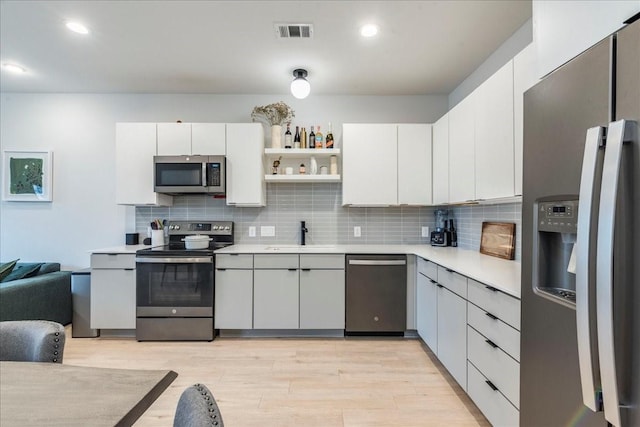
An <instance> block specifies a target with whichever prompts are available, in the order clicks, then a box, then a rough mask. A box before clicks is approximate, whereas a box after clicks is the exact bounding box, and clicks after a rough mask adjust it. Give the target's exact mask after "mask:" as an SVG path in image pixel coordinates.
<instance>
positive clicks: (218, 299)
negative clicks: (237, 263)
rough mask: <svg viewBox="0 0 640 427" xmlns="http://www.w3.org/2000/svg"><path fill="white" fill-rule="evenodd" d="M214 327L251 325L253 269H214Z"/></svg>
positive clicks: (231, 327)
mask: <svg viewBox="0 0 640 427" xmlns="http://www.w3.org/2000/svg"><path fill="white" fill-rule="evenodd" d="M215 283H216V294H215V310H214V312H213V317H214V320H215V321H214V323H215V328H216V329H251V328H252V327H253V270H224V269H216V282H215Z"/></svg>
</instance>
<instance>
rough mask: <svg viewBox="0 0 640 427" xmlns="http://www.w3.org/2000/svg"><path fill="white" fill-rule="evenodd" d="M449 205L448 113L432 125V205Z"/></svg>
mask: <svg viewBox="0 0 640 427" xmlns="http://www.w3.org/2000/svg"><path fill="white" fill-rule="evenodd" d="M443 203H449V113H447V114H445V115H444V116H442V117H441V118H440V120H438V121H437V122H435V123H434V125H433V204H434V205H439V204H443Z"/></svg>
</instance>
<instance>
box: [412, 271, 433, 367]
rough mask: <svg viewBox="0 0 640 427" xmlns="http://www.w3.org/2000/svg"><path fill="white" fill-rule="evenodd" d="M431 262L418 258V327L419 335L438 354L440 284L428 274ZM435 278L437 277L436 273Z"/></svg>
mask: <svg viewBox="0 0 640 427" xmlns="http://www.w3.org/2000/svg"><path fill="white" fill-rule="evenodd" d="M429 264H432V265H435V264H433V263H432V262H429V261H425V260H423V259H419V260H418V278H417V292H416V293H417V295H416V299H417V304H416V311H417V316H416V317H417V329H418V335H419V336H420V338H422V340H423V341H424V342H425V344H427V346H429V348H430V349H431V351H433V352H434V353H435V354H436V355H437V354H438V286H437V284H438V283H437V281H436V280H435V279H432V278H430V277H429V276H428V274H429V272H428V268H429ZM433 276H434V278H435V277H437V276H436V275H435V274H434V275H433Z"/></svg>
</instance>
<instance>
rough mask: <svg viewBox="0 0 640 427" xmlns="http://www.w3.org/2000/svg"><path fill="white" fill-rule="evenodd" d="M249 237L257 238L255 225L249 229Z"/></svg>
mask: <svg viewBox="0 0 640 427" xmlns="http://www.w3.org/2000/svg"><path fill="white" fill-rule="evenodd" d="M249 237H256V227H255V226H253V225H252V226H251V227H249Z"/></svg>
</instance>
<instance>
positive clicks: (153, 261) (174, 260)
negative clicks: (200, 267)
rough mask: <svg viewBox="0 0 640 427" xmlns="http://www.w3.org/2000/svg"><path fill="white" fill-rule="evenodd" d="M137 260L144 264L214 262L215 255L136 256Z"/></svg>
mask: <svg viewBox="0 0 640 427" xmlns="http://www.w3.org/2000/svg"><path fill="white" fill-rule="evenodd" d="M136 262H137V263H143V264H213V257H198V258H164V257H147V258H136Z"/></svg>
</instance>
